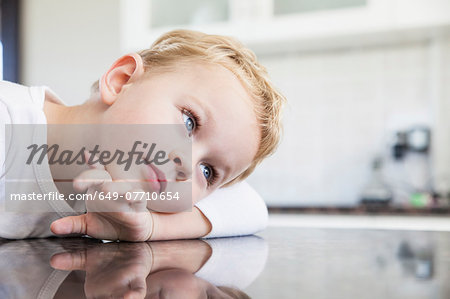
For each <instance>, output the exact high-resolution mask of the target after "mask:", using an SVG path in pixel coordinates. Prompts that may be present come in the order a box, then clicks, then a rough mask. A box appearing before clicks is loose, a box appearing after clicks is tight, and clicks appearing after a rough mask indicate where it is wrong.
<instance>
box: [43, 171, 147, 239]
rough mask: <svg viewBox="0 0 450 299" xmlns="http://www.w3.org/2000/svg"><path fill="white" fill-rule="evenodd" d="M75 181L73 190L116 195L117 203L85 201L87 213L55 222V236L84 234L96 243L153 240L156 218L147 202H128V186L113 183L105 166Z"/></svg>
mask: <svg viewBox="0 0 450 299" xmlns="http://www.w3.org/2000/svg"><path fill="white" fill-rule="evenodd" d="M91 167H92V169H89V170H86V171H84V172H82V173H81V174H80V175H79V176H78V177H77V178H75V180H74V188H75V189H76V190H79V191H86V190H87V193H88V194H95V193H96V192H97V194H100V192H103V194H113V193H114V192H117V193H116V194H117V195H122V196H118V197H117V200H99V199H98V198H95V199H94V200H86V209H87V213H86V214H83V215H79V216H69V217H65V218H62V219H58V220H56V221H54V222H53V223H52V225H51V227H50V228H51V230H52V232H53V233H54V234H56V235H67V234H82V235H89V236H91V237H94V238H97V239H108V240H124V241H147V240H149V239H150V237H151V236H152V231H153V217H152V214H151V213H150V211H148V210H147V207H146V201H145V200H133V201H128V200H126V196H125V194H126V193H127V192H137V191H142V190H137V189H132V186H131V185H130V184H128V183H126V182H114V181H113V180H112V178H111V176H110V174H109V173H108V172H107V171H106V170H105V168H104V166H103V165H100V164H95V165H91Z"/></svg>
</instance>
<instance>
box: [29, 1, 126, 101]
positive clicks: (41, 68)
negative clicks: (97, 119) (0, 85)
mask: <svg viewBox="0 0 450 299" xmlns="http://www.w3.org/2000/svg"><path fill="white" fill-rule="evenodd" d="M22 2H23V3H22V12H21V13H22V24H21V25H22V40H21V42H22V47H21V49H22V53H21V57H22V60H21V62H22V63H21V74H22V78H21V81H22V83H23V84H26V85H47V86H50V87H51V88H52V89H54V91H55V92H56V93H57V94H58V95H60V96H61V97H62V98H63V100H65V101H66V102H67V103H68V104H77V103H80V102H82V101H84V100H86V99H87V98H88V96H89V89H90V86H91V84H92V83H93V82H94V81H95V80H97V79H98V78H99V77H100V76H101V74H102V73H103V72H104V71H105V70H106V69H107V68H108V67H109V66H110V65H111V64H112V63H113V62H114V60H115V59H116V58H118V57H119V56H120V54H121V52H120V43H119V42H120V40H119V37H120V35H119V22H120V17H119V16H120V15H119V0H95V1H90V0H77V1H72V0H23V1H22Z"/></svg>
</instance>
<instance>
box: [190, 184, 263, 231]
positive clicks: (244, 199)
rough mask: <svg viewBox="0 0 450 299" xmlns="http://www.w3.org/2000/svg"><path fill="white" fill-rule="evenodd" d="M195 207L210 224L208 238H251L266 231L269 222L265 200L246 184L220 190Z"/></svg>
mask: <svg viewBox="0 0 450 299" xmlns="http://www.w3.org/2000/svg"><path fill="white" fill-rule="evenodd" d="M196 207H197V208H198V209H199V210H200V211H201V212H202V213H203V214H204V215H205V216H206V218H208V220H209V221H210V222H211V226H212V229H211V232H210V233H209V234H208V235H206V236H205V238H217V237H230V236H243V235H251V234H254V233H257V232H258V231H261V230H263V229H265V228H266V226H267V222H268V213H267V207H266V204H265V203H264V200H263V199H262V198H261V196H260V195H259V194H258V193H257V192H256V191H255V190H254V189H253V188H252V187H251V186H250V185H249V184H248V183H247V182H239V183H236V184H235V185H232V186H230V187H226V188H223V189H218V190H216V191H214V192H213V193H212V194H210V195H209V196H208V197H206V198H204V199H203V200H201V201H199V202H198V203H197V204H196Z"/></svg>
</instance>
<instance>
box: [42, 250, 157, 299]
mask: <svg viewBox="0 0 450 299" xmlns="http://www.w3.org/2000/svg"><path fill="white" fill-rule="evenodd" d="M50 264H51V266H52V267H53V268H55V269H58V270H64V271H74V270H83V271H86V278H85V283H84V291H85V293H86V297H87V298H119V297H120V298H144V297H145V295H146V293H147V285H146V278H147V276H148V275H149V274H150V272H151V270H152V265H153V254H152V250H151V248H150V246H149V244H147V243H116V242H114V243H108V244H99V245H98V246H95V247H90V248H87V249H86V248H81V249H79V250H78V249H77V250H76V251H75V252H64V253H58V254H55V255H53V256H52V258H51V260H50Z"/></svg>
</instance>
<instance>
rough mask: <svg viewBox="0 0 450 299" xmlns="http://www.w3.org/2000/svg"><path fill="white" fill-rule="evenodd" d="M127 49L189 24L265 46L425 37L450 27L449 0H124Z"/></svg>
mask: <svg viewBox="0 0 450 299" xmlns="http://www.w3.org/2000/svg"><path fill="white" fill-rule="evenodd" d="M120 23H121V26H120V28H121V40H122V43H121V44H122V48H123V49H124V50H135V49H140V48H143V47H147V46H149V44H150V43H151V42H152V41H153V40H155V39H156V38H157V37H158V36H159V35H161V34H162V33H164V32H166V31H169V30H171V29H175V28H188V29H194V30H200V31H204V32H208V33H216V34H224V35H232V36H235V37H237V38H239V39H240V40H242V41H243V42H244V43H246V44H247V45H249V46H251V47H252V48H253V49H255V50H256V51H257V52H273V51H297V50H305V49H306V50H311V49H314V50H316V49H323V48H328V47H335V46H342V45H344V46H360V45H363V44H367V43H370V44H373V43H383V42H392V41H397V40H399V41H402V40H410V39H418V38H419V39H424V38H428V37H430V36H434V35H435V34H436V33H438V34H439V33H441V32H442V31H445V32H447V31H448V29H449V27H450V1H448V0H184V1H182V0H121V22H120Z"/></svg>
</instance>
